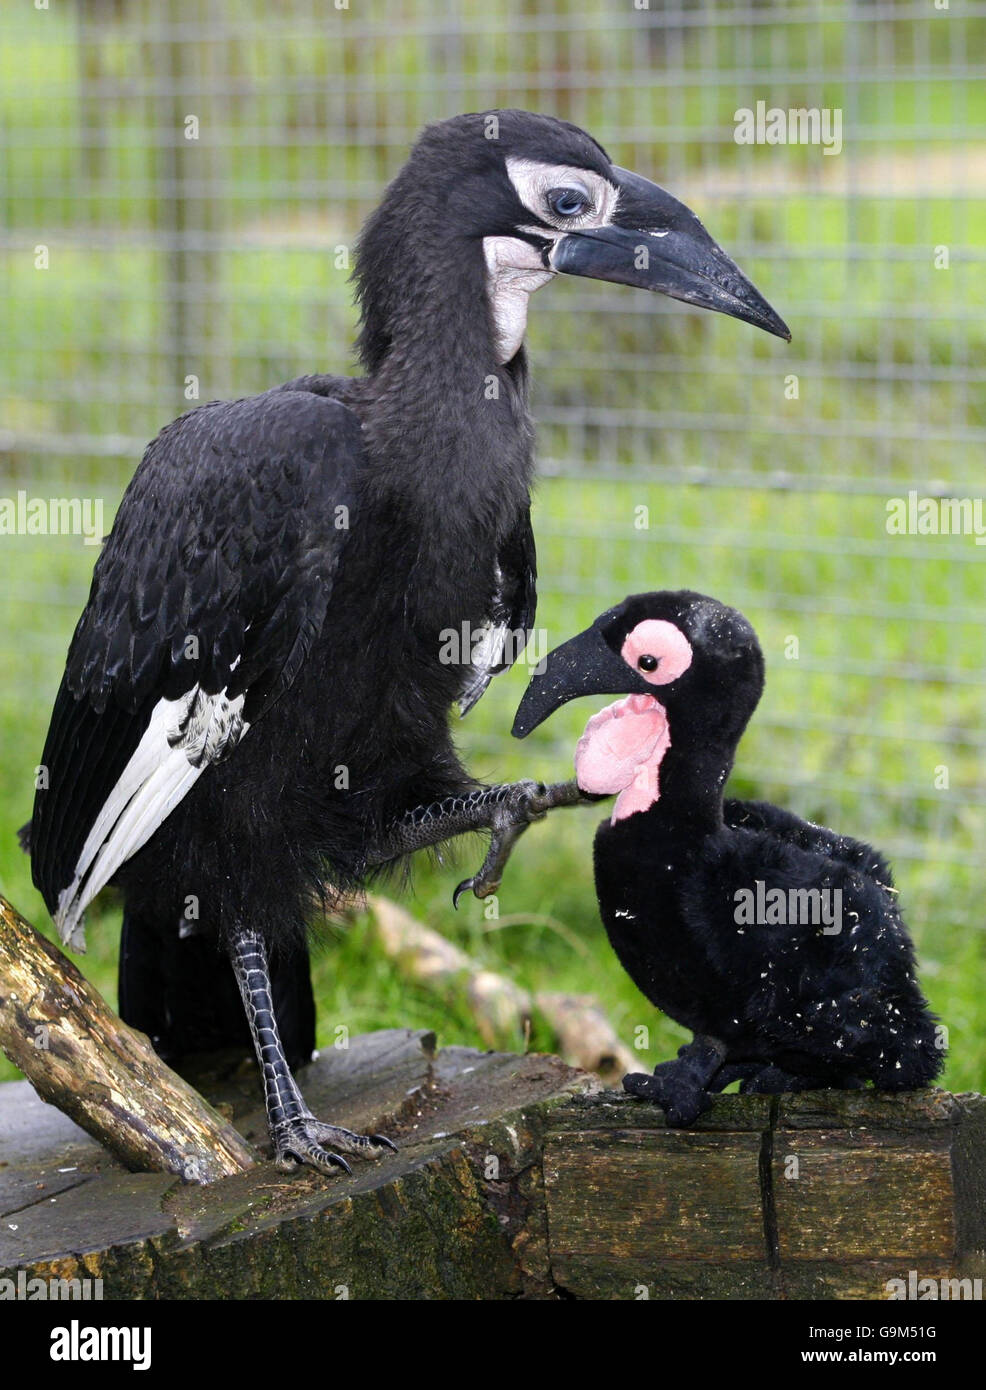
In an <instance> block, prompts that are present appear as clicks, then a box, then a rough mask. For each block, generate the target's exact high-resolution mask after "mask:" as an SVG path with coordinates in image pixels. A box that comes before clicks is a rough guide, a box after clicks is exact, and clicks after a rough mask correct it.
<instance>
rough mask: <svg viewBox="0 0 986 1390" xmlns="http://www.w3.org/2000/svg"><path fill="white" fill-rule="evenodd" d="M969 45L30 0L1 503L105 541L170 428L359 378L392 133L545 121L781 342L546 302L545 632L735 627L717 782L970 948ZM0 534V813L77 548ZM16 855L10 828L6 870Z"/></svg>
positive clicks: (539, 7) (975, 554) (985, 222)
mask: <svg viewBox="0 0 986 1390" xmlns="http://www.w3.org/2000/svg"><path fill="white" fill-rule="evenodd" d="M984 20H986V4H981V3H975V0H970V3H965V4H961V5H960V4H958V3H957V0H952V3H951V4H950V5H949V4H948V0H922V3H919V4H906V3H895V4H879V3H854V4H841V3H840V4H836V3H828V0H821V3H805V4H801V3H767V2H766V0H765V2H764V3H751V2H750V0H748V3H727V2H726V0H723V3H707V2H706V0H691V3H682V4H678V5H673V6H672V5H661V4H658V3H656V0H654V3H652V4H650V5H648V4H647V3H646V0H580V3H578V4H576V3H574V0H572V3H569V0H547V3H544V0H539V2H538V3H537V4H534V3H529V2H528V0H481V2H479V0H466V2H465V3H459V4H456V5H453V6H449V5H448V4H447V3H445V0H441V2H439V0H348V4H344V3H343V0H335V3H329V4H325V3H321V2H320V0H307V3H306V0H276V3H273V4H272V3H271V2H270V0H265V3H261V0H232V2H228V3H218V0H215V2H214V0H201V2H200V0H166V3H165V2H162V0H78V3H77V4H76V5H75V6H74V7H67V6H55V5H51V6H50V7H47V8H46V7H45V5H44V4H43V3H42V0H38V3H37V5H36V6H35V7H34V8H31V7H28V6H24V7H19V8H18V10H17V11H16V13H15V12H9V13H8V14H7V16H6V17H5V19H4V21H3V25H4V35H3V48H2V54H0V75H2V91H0V122H2V128H0V144H2V175H0V176H2V190H0V196H2V200H3V209H4V223H3V231H2V247H0V263H2V267H3V277H4V279H3V300H4V305H5V310H6V313H5V319H6V322H5V325H4V331H3V335H2V341H0V357H2V363H3V373H2V376H3V380H2V387H0V390H2V399H3V405H2V418H0V498H2V499H6V500H8V501H12V500H13V501H16V499H17V498H18V495H19V494H22V495H23V496H24V497H25V498H26V499H27V500H28V501H30V499H32V498H52V497H57V498H86V499H90V500H91V501H95V502H101V503H102V505H103V507H104V518H105V527H104V529H108V526H109V523H110V520H111V517H112V512H113V509H114V507H115V505H116V502H117V500H118V498H119V496H120V493H121V491H122V488H123V487H124V486H125V484H126V481H127V480H128V478H129V476H130V474H131V473H132V471H133V469H134V467H135V465H136V463H137V461H138V459H139V457H140V454H141V452H142V450H143V447H144V445H145V443H146V441H147V440H148V439H149V438H150V437H151V436H152V435H153V434H154V433H156V431H157V430H158V429H159V428H160V427H161V426H162V425H163V424H165V423H166V422H167V421H168V420H170V419H172V418H173V417H174V416H175V415H176V414H178V413H180V412H181V411H183V410H185V409H188V408H189V407H190V406H191V405H192V404H194V403H195V401H196V400H208V399H212V398H215V397H217V396H232V395H245V394H248V393H250V392H254V391H258V390H262V389H265V388H266V387H268V386H270V385H273V384H276V383H277V382H279V381H283V380H286V379H288V378H290V377H292V376H295V375H299V374H301V373H303V372H309V371H316V370H326V371H346V370H349V369H351V364H352V352H351V346H350V345H351V343H352V341H353V337H354V329H355V315H354V310H353V307H352V300H351V290H352V287H351V284H350V282H349V275H350V271H351V251H352V246H353V243H354V240H355V237H356V234H357V232H358V229H359V226H360V223H361V221H362V219H363V217H364V216H365V215H366V213H367V212H368V211H369V209H370V208H371V207H372V206H373V205H374V203H375V201H376V200H377V199H378V197H379V195H380V192H381V190H382V188H383V186H384V184H385V183H386V181H387V180H388V178H389V177H391V176H392V175H393V174H394V173H395V172H396V170H397V168H398V167H399V166H400V164H401V162H402V160H403V157H404V155H405V152H406V150H407V148H408V145H409V143H410V142H411V140H412V139H413V137H414V135H415V133H416V131H417V130H418V129H419V128H420V127H421V126H422V125H423V124H424V123H426V122H427V121H429V120H434V119H440V118H442V117H445V116H448V115H451V114H454V113H455V112H458V111H464V110H481V109H486V108H489V107H495V106H520V107H526V108H530V109H534V110H543V111H546V112H549V113H552V114H556V115H559V116H562V117H565V118H568V119H571V120H574V121H576V122H577V123H578V124H580V125H583V126H585V127H586V128H587V129H588V130H590V131H591V132H592V133H593V134H594V135H595V136H596V137H597V138H598V139H599V140H600V142H601V143H602V144H603V145H604V146H606V148H607V149H608V151H609V152H610V154H611V155H612V156H613V157H614V158H615V159H616V161H617V162H618V163H620V164H622V165H624V166H626V167H628V168H632V169H636V170H638V171H639V172H641V173H643V174H645V175H647V176H648V177H652V178H654V179H655V180H656V181H658V182H660V183H662V184H663V185H665V186H666V187H668V188H670V189H671V190H672V191H673V192H675V193H676V195H677V196H679V197H681V198H683V199H684V200H685V201H687V202H688V203H689V205H690V206H692V207H694V208H695V209H696V210H697V211H698V212H699V214H700V215H701V216H702V218H703V220H704V221H705V223H706V225H707V226H708V227H709V229H710V230H711V231H712V233H713V235H714V236H715V237H716V238H717V240H719V241H720V242H722V244H723V245H724V246H725V247H726V248H727V250H728V251H729V252H730V254H732V255H733V256H734V257H735V258H736V259H737V260H738V261H739V263H740V264H741V265H742V266H743V268H744V269H745V270H747V271H748V273H750V274H751V276H752V277H753V278H754V280H755V281H756V283H757V284H758V285H760V286H761V287H762V288H763V289H764V291H765V293H766V294H767V296H768V298H769V299H770V300H771V302H772V303H773V304H774V305H775V306H776V307H777V308H778V310H779V311H780V313H781V314H782V315H783V316H784V318H785V319H786V320H787V321H788V323H789V324H790V325H791V326H792V329H793V331H794V335H795V336H794V342H793V344H792V345H791V346H790V347H786V346H785V345H783V344H781V343H779V342H777V341H776V340H774V339H768V338H766V337H765V336H764V335H759V334H757V333H755V331H754V330H753V329H749V328H747V327H745V326H743V325H739V324H737V323H735V322H733V321H730V320H726V319H723V318H718V317H716V316H713V315H709V314H698V313H695V312H693V311H689V310H687V309H685V308H683V307H682V306H678V305H674V304H672V303H671V302H670V301H668V300H664V299H660V298H657V297H649V296H646V295H643V294H639V293H631V292H630V291H625V290H622V289H617V288H614V287H603V286H600V285H593V284H591V283H588V282H584V281H570V282H568V283H555V284H552V285H551V286H550V287H548V288H546V289H545V290H544V291H542V292H541V293H540V294H539V295H538V297H537V298H536V300H535V301H534V303H533V305H532V312H531V331H530V336H529V345H530V351H531V357H532V363H533V373H534V381H535V395H534V404H535V413H536V417H537V420H538V428H539V459H540V474H541V478H542V481H541V483H540V486H539V490H538V504H537V514H536V530H537V534H538V538H539V547H540V555H541V572H542V578H541V592H542V610H541V621H542V622H543V624H544V626H545V628H546V630H547V632H548V635H549V639H550V640H551V641H552V642H554V641H557V640H560V638H562V637H563V636H565V635H567V634H569V633H571V632H573V631H575V630H576V629H577V627H578V626H580V625H582V624H584V623H585V622H586V621H587V620H589V619H591V618H592V617H593V616H594V615H595V614H596V613H597V612H598V611H600V610H601V609H602V608H604V607H606V606H609V605H610V604H611V603H613V602H615V601H617V600H619V599H620V598H622V597H623V595H624V594H625V593H627V592H630V591H633V590H639V589H646V588H658V587H686V586H687V587H694V588H699V589H702V590H706V591H708V592H712V593H715V594H716V596H717V597H720V598H722V599H724V600H725V601H727V602H729V603H732V604H734V605H736V606H738V607H740V608H742V609H743V610H744V611H745V612H747V614H748V616H749V617H750V618H751V619H752V620H753V622H754V624H755V626H757V628H758V630H759V631H760V633H761V637H762V640H763V644H764V648H765V653H766V656H767V661H768V691H767V695H766V697H765V700H764V703H763V706H762V708H761V711H760V713H759V715H758V717H757V721H756V725H755V728H754V730H753V731H751V734H750V736H749V738H748V740H747V741H746V743H744V745H743V750H742V753H741V758H740V765H739V768H738V776H739V780H740V785H741V787H742V788H743V789H744V790H746V791H756V792H757V793H759V794H762V795H765V796H770V797H776V798H777V799H779V800H785V801H786V802H787V804H789V805H790V806H791V807H792V809H795V810H797V811H799V812H801V813H802V814H807V815H810V816H815V817H818V818H824V819H827V820H829V821H831V822H833V823H836V824H842V825H844V827H845V828H846V829H848V830H852V831H856V832H858V833H864V834H866V835H867V836H869V837H872V838H873V839H874V840H876V841H877V842H878V843H881V844H883V845H885V846H886V848H887V849H888V850H889V851H890V852H891V853H892V854H893V855H894V856H895V857H896V858H897V860H898V861H899V862H900V863H901V864H902V865H904V866H905V867H904V871H903V878H904V881H905V884H906V887H907V889H908V891H909V894H910V899H911V902H912V905H916V906H917V908H918V909H919V910H923V911H924V912H925V913H926V914H931V915H937V916H938V917H939V918H942V919H945V920H947V921H949V922H952V923H954V924H973V925H976V926H980V925H981V921H980V920H979V915H980V914H979V909H978V892H977V882H976V880H977V872H976V871H977V865H978V863H979V861H980V857H981V847H982V841H983V838H984V831H986V786H984V773H983V762H984V760H983V754H984V751H986V731H984V693H986V669H984V643H983V637H982V619H983V597H984V581H983V574H984V564H986V548H984V547H983V545H981V544H979V540H980V539H981V536H980V535H977V533H976V521H975V518H976V516H977V515H979V516H981V512H980V513H977V512H976V510H975V507H974V506H973V502H974V500H975V499H976V498H977V496H978V497H980V498H981V494H982V491H983V483H982V476H983V475H982V456H983V454H982V450H983V443H984V441H986V395H984V389H983V364H984V360H986V358H984V351H986V314H984V309H986V285H984V276H983V265H984V261H986V252H984V250H983V247H984V244H986V242H984V232H986V199H984V193H986V82H984V77H986V23H984ZM760 102H762V103H763V109H764V111H772V110H781V111H783V112H786V111H788V110H789V109H802V108H803V109H808V108H810V109H813V110H819V111H828V112H838V113H839V119H840V121H841V141H840V148H839V149H838V150H836V148H835V143H834V141H833V142H830V144H829V145H828V146H826V145H824V144H822V143H821V142H818V143H789V142H784V143H766V142H764V143H750V144H745V143H739V142H738V141H737V138H736V137H737V132H738V129H739V126H738V121H737V113H738V112H746V111H749V112H751V113H754V114H755V113H757V109H758V106H757V104H758V103H760ZM937 499H956V500H957V501H962V502H963V503H964V504H968V505H967V506H965V509H964V510H961V509H956V510H954V511H953V512H951V513H949V512H947V511H946V510H943V509H942V508H941V507H940V506H939V505H938V500H937ZM981 505H982V504H981V501H980V507H981ZM15 510H16V508H15ZM948 515H953V516H954V517H958V518H964V522H963V525H962V526H961V527H959V528H958V533H957V534H941V532H942V530H943V526H944V522H943V518H944V517H946V516H948ZM921 517H924V518H925V523H924V524H923V529H921V525H922V524H921V523H920V518H921ZM932 523H934V525H932ZM7 529H8V530H9V529H14V530H15V531H16V530H18V529H20V530H21V531H27V534H13V535H5V536H3V538H2V539H0V557H2V565H3V577H4V583H3V594H2V597H0V605H2V607H0V612H2V616H3V623H2V627H0V642H2V654H3V664H2V669H3V679H2V694H0V700H2V714H0V719H2V723H0V727H2V728H3V730H4V739H5V749H4V772H3V775H4V779H5V792H6V794H5V802H6V809H5V824H6V823H7V822H8V821H9V823H10V825H11V826H12V825H15V824H17V823H19V820H21V819H24V818H26V816H27V815H28V813H29V809H30V799H31V787H30V780H29V774H30V772H31V771H32V769H33V764H34V763H35V762H36V760H37V757H38V756H39V755H40V747H41V742H42V740H43V734H44V726H45V722H46V716H47V711H48V709H49V707H50V699H51V697H52V696H53V694H54V690H55V688H56V685H57V680H58V677H59V674H60V670H61V663H62V660H63V658H64V652H65V648H66V645H67V642H68V639H69V637H70V634H71V630H72V627H73V625H74V622H75V619H76V617H77V614H78V612H79V610H80V609H81V606H82V604H83V602H84V599H85V594H86V590H87V586H88V581H89V572H90V570H91V566H92V562H93V559H94V557H95V554H96V550H95V549H94V548H93V547H92V546H86V545H84V544H82V543H80V538H79V537H78V536H77V535H76V536H66V537H56V536H51V535H44V536H43V535H40V534H32V533H30V531H29V528H28V527H27V526H21V527H20V528H18V527H16V526H14V527H13V528H11V527H10V526H8V528H7ZM955 529H956V527H955V526H953V527H951V528H950V530H952V531H954V530H955ZM525 675H526V673H524V672H518V673H515V675H514V676H512V677H511V678H509V679H508V680H505V681H501V682H499V683H498V684H499V686H500V689H499V690H494V691H492V692H491V693H490V696H489V697H488V699H487V700H484V702H483V704H482V706H480V708H479V709H477V711H476V713H475V715H473V716H471V719H470V721H469V723H468V725H465V726H463V738H462V742H463V745H464V747H465V748H466V750H467V753H468V755H469V757H470V760H471V761H472V763H473V765H474V766H475V767H476V768H477V770H478V771H479V772H481V773H482V772H486V771H492V770H496V771H503V770H506V769H508V768H511V769H514V768H515V767H516V765H517V764H518V762H519V760H520V752H512V751H511V750H510V749H509V748H507V747H506V746H505V745H506V739H505V732H506V729H507V728H508V727H509V721H510V714H511V711H512V707H513V704H514V703H515V701H516V699H517V698H518V696H519V694H520V691H521V689H522V683H523V680H524V678H525ZM584 714H585V712H584V711H581V712H577V711H573V712H571V714H570V717H569V714H568V712H566V714H564V715H562V716H560V717H559V719H558V720H556V721H553V727H552V729H551V732H550V733H547V734H545V735H544V741H543V742H542V744H541V746H540V749H539V750H538V751H539V756H540V758H541V764H540V765H542V766H543V765H545V764H547V765H548V766H549V767H550V765H551V764H552V762H553V763H554V766H555V770H557V771H559V772H560V771H562V770H563V768H564V765H565V764H566V763H567V762H568V760H569V758H570V750H571V746H572V740H573V739H574V737H575V735H576V733H577V732H578V728H579V724H580V721H581V719H583V718H584ZM566 719H567V721H568V722H566ZM36 750H37V751H36ZM523 751H524V754H525V758H526V759H527V762H528V763H529V762H530V759H531V758H532V756H533V755H532V753H531V752H530V750H526V749H525V750H523ZM13 854H14V851H13V849H12V847H11V842H10V836H9V834H7V835H6V836H5V843H4V845H3V847H2V849H0V869H2V872H3V875H4V877H5V878H6V877H7V876H8V874H9V873H11V872H13V868H12V867H11V866H12V863H13V859H12V856H13Z"/></svg>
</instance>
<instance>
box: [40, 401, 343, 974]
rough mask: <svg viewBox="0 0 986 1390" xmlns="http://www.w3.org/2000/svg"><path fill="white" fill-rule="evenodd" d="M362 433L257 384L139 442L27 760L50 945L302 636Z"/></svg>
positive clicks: (321, 608) (296, 662) (308, 633)
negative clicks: (36, 748)
mask: <svg viewBox="0 0 986 1390" xmlns="http://www.w3.org/2000/svg"><path fill="white" fill-rule="evenodd" d="M361 457H362V442H361V438H360V424H359V421H358V419H357V418H356V416H355V415H353V414H352V412H351V411H349V410H347V409H346V408H345V407H344V406H342V405H340V404H339V403H338V402H336V401H331V400H328V399H325V398H323V397H319V396H316V395H313V394H309V393H302V392H276V391H275V392H268V393H266V394H265V395H262V396H256V397H252V398H250V399H247V400H241V401H234V402H230V403H224V402H216V403H213V404H210V405H207V406H202V407H201V408H199V409H198V410H195V411H192V412H191V413H190V414H188V415H185V416H182V417H181V419H179V420H176V421H175V422H174V423H173V424H171V425H169V426H168V427H167V428H166V429H165V430H163V431H162V433H161V434H160V435H159V436H158V437H157V439H156V440H154V442H153V443H152V444H151V445H150V446H149V448H148V450H147V452H146V454H145V456H144V459H143V461H142V462H141V465H140V467H139V468H138V470H137V472H136V473H135V475H134V478H133V481H132V482H131V484H130V486H129V487H128V489H127V491H126V494H125V495H124V498H123V501H122V502H121V504H120V509H119V511H118V513H117V517H116V520H115V522H114V525H113V529H112V532H111V533H110V536H109V537H108V538H107V541H106V543H105V546H104V548H103V552H102V554H101V555H100V557H99V560H98V562H97V564H96V567H95V571H94V574H93V581H92V588H91V591H90V594H89V602H88V604H87V606H86V609H85V611H84V612H83V614H82V617H81V618H80V620H79V623H78V626H77V627H76V630H75V635H74V637H73V639H72V644H71V647H70V650H69V656H68V662H67V665H66V669H65V675H64V677H63V680H62V684H61V687H60V689H59V692H58V696H57V698H56V701H55V707H54V711H53V713H52V719H51V725H50V728H49V731H48V738H47V741H46V743H45V750H44V754H43V756H42V769H43V776H42V777H39V779H38V780H39V790H38V792H37V795H36V797H35V805H34V816H33V820H32V823H31V832H30V847H31V856H32V870H33V875H34V881H35V883H36V885H37V886H38V888H39V889H40V890H41V892H42V894H43V895H44V899H45V902H46V903H47V905H48V908H49V910H50V911H51V913H52V915H53V916H54V918H55V921H56V923H57V925H58V927H59V931H60V932H61V935H62V939H63V940H66V941H67V940H68V939H69V938H70V937H73V938H74V939H73V944H74V945H76V946H77V947H79V948H81V947H82V933H81V925H80V923H81V917H82V913H83V911H84V909H85V907H86V905H87V904H88V903H89V902H90V901H91V900H92V898H94V897H95V895H96V893H97V892H98V891H99V890H100V888H101V887H102V886H103V885H104V884H105V883H107V882H108V881H109V880H110V879H111V878H112V876H113V874H114V873H115V872H116V871H117V869H118V868H119V867H120V865H121V864H122V863H124V862H125V861H126V860H127V859H129V858H130V857H131V856H132V855H133V854H134V853H136V851H137V850H138V849H139V848H140V847H141V846H142V845H143V844H145V843H146V842H147V840H148V839H149V838H150V837H151V835H152V834H153V833H154V831H155V830H156V829H157V828H158V826H159V825H161V823H162V822H163V821H164V820H165V818H166V817H167V816H168V815H169V814H170V813H171V811H172V810H173V809H174V807H175V806H177V805H178V803H179V802H180V801H181V799H182V798H183V797H184V796H185V795H186V793H187V792H188V791H189V790H190V788H191V787H192V786H193V785H194V783H195V781H196V780H197V779H198V777H199V776H200V775H201V773H202V772H203V771H204V770H205V768H206V767H207V766H209V764H211V763H214V762H217V761H218V760H219V759H221V758H223V757H225V756H227V755H228V754H229V753H231V752H232V750H233V749H234V748H235V747H236V745H237V743H238V742H239V741H240V739H242V738H243V737H244V735H245V734H246V733H247V731H248V729H249V728H250V727H251V725H253V724H254V723H256V721H257V720H258V719H259V718H260V717H261V716H262V715H263V713H264V711H265V710H266V709H267V708H268V707H269V706H270V705H271V704H272V702H273V701H275V700H276V699H277V698H278V696H279V695H280V694H281V693H282V692H283V691H284V690H286V689H287V688H288V686H289V685H290V684H291V682H292V681H293V680H294V678H295V676H296V675H297V673H298V671H299V669H300V667H301V665H302V664H303V662H304V661H305V659H306V657H307V655H308V652H309V651H310V649H311V647H312V644H313V642H314V641H315V639H316V637H317V636H318V634H319V632H320V630H321V627H322V623H323V620H324V618H325V613H326V609H327V606H328V601H329V595H330V591H331V587H332V579H333V575H334V574H335V571H336V568H337V566H338V563H339V559H340V555H341V554H342V551H343V548H344V545H345V541H346V538H347V536H348V534H349V526H350V522H351V519H352V508H353V504H354V500H355V490H356V476H357V472H358V468H359V463H360V459H361Z"/></svg>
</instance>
